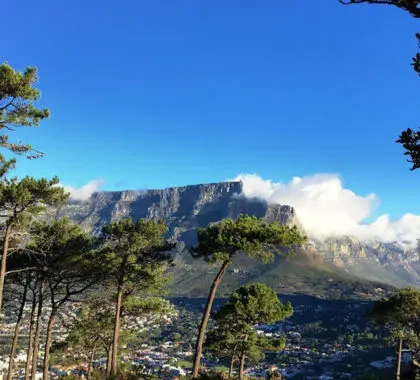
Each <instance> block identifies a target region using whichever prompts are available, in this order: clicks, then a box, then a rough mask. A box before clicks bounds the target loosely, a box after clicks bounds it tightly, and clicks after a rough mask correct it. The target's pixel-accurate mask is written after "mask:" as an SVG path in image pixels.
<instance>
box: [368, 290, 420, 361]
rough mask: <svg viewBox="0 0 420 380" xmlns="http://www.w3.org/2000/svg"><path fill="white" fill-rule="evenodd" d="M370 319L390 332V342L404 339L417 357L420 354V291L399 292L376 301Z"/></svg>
mask: <svg viewBox="0 0 420 380" xmlns="http://www.w3.org/2000/svg"><path fill="white" fill-rule="evenodd" d="M369 317H370V318H371V320H372V321H373V322H374V323H375V324H377V325H380V326H386V327H387V328H388V329H389V330H390V332H391V336H390V340H393V339H396V338H398V339H403V340H404V342H405V344H407V345H408V347H409V348H411V349H412V350H414V351H415V355H416V356H418V355H419V354H420V291H418V290H416V289H411V288H406V289H399V290H397V291H396V292H395V293H394V294H393V295H391V296H390V297H388V298H384V299H382V300H379V301H376V302H375V304H374V306H373V308H372V310H371V311H370V312H369Z"/></svg>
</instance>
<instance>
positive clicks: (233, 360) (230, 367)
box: [229, 355, 235, 379]
mask: <svg viewBox="0 0 420 380" xmlns="http://www.w3.org/2000/svg"><path fill="white" fill-rule="evenodd" d="M234 364H235V356H234V355H232V357H231V358H230V366H229V379H231V378H232V373H233V365H234Z"/></svg>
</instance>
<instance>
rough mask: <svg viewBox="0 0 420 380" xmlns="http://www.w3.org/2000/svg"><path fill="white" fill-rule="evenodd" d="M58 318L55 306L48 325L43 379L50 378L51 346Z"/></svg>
mask: <svg viewBox="0 0 420 380" xmlns="http://www.w3.org/2000/svg"><path fill="white" fill-rule="evenodd" d="M56 318H57V309H56V308H53V309H52V310H51V314H50V317H49V319H48V325H47V338H46V339H45V349H44V351H45V352H44V364H43V367H44V368H43V369H44V373H43V376H42V378H43V380H48V368H49V365H50V348H51V343H52V333H53V327H54V323H55V320H56Z"/></svg>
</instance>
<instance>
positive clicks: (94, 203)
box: [57, 182, 297, 245]
mask: <svg viewBox="0 0 420 380" xmlns="http://www.w3.org/2000/svg"><path fill="white" fill-rule="evenodd" d="M241 194H242V183H241V182H222V183H212V184H205V185H195V186H184V187H172V188H168V189H163V190H144V191H115V192H97V193H94V194H92V196H91V197H90V199H89V200H87V201H79V202H70V204H69V205H68V206H66V207H65V208H64V209H62V210H59V211H58V215H57V216H59V217H61V216H68V217H69V218H70V219H72V220H74V221H76V222H77V223H80V224H81V225H82V226H83V227H84V228H85V229H87V230H89V231H90V232H91V233H92V234H98V233H99V232H100V230H101V227H102V226H103V225H105V224H107V223H109V222H111V221H116V220H119V219H122V218H128V217H131V218H132V219H134V220H136V219H138V218H152V219H163V220H164V221H165V222H166V224H167V225H168V226H169V233H168V237H169V238H171V239H176V240H181V241H183V242H184V243H185V244H187V245H190V244H194V243H195V239H196V229H197V227H206V226H208V225H209V224H211V223H216V222H219V221H220V220H222V219H224V218H233V219H235V218H237V217H238V216H239V214H241V213H243V214H249V215H255V216H257V217H264V218H266V219H267V220H269V221H270V222H273V221H278V222H280V223H283V224H291V223H296V222H297V220H296V215H295V211H294V209H293V208H292V207H290V206H283V205H273V206H269V205H267V204H266V203H265V202H263V201H261V200H258V199H246V198H245V197H243V196H241Z"/></svg>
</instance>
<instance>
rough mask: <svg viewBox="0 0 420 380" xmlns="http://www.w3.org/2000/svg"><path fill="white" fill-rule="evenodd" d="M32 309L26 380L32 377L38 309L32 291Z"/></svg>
mask: <svg viewBox="0 0 420 380" xmlns="http://www.w3.org/2000/svg"><path fill="white" fill-rule="evenodd" d="M32 297H33V298H32V309H31V317H30V320H29V339H28V350H27V352H26V364H25V380H29V377H30V372H29V371H30V367H31V359H32V350H33V343H34V324H35V321H34V318H35V309H36V303H37V302H36V301H37V300H36V294H35V290H33V291H32Z"/></svg>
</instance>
